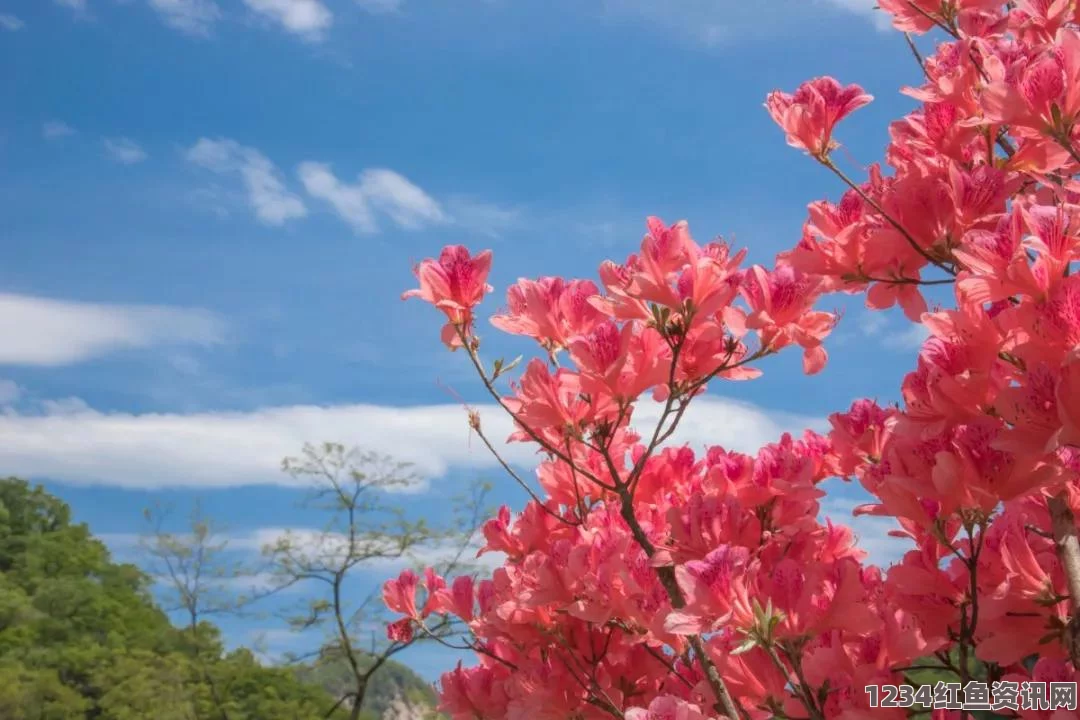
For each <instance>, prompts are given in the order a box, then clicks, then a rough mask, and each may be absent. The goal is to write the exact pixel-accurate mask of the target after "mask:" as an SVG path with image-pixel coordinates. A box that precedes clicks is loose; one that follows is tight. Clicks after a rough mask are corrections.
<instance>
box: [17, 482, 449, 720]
mask: <svg viewBox="0 0 1080 720" xmlns="http://www.w3.org/2000/svg"><path fill="white" fill-rule="evenodd" d="M333 677H334V675H333V672H332V666H325V665H324V666H320V667H317V668H309V669H300V670H297V669H296V668H284V667H268V666H265V665H263V664H261V663H260V662H258V661H257V660H256V658H255V656H254V655H253V654H252V653H251V652H250V651H248V650H245V649H240V650H235V651H231V652H225V650H224V648H223V644H222V640H221V637H220V633H219V631H218V629H217V628H216V627H214V626H213V625H211V624H209V623H205V622H203V623H200V625H199V626H198V630H197V632H195V633H191V632H188V631H187V630H180V629H178V628H176V627H174V626H173V625H172V624H171V623H170V621H169V619H168V617H167V616H166V614H165V613H164V612H163V611H162V610H161V609H160V608H159V607H158V606H157V605H156V604H155V602H154V600H153V598H152V595H151V593H150V580H149V578H148V577H147V576H146V575H145V574H144V573H143V572H142V571H140V570H139V569H138V568H136V567H134V566H132V565H125V564H119V563H116V562H113V561H112V560H111V558H110V555H109V552H108V550H107V548H106V547H105V545H103V544H102V543H101V542H100V541H98V540H96V539H95V538H94V537H93V536H92V535H91V533H90V532H89V530H88V529H87V527H86V526H85V525H81V524H73V523H72V521H71V511H70V508H69V507H68V506H67V505H66V504H64V503H63V502H62V501H60V500H59V499H57V498H56V497H53V496H51V495H50V494H48V493H47V492H45V491H44V490H43V489H41V488H38V487H31V486H30V485H28V484H27V483H26V482H24V481H22V480H19V479H15V478H8V479H4V480H0V718H3V720H31V719H32V720H81V719H83V718H86V719H90V718H94V719H97V720H203V719H206V720H279V719H283V720H284V719H289V718H293V719H297V720H310V719H314V718H324V717H330V718H346V717H347V716H348V713H347V712H346V710H345V708H343V707H342V708H339V709H337V710H336V711H334V712H333V713H329V711H330V709H331V708H332V707H334V705H335V703H336V697H335V696H334V695H333V694H332V691H333V690H334V683H333ZM399 684H400V685H401V689H400V690H401V691H400V692H399V688H398V685H399ZM373 685H375V686H376V687H375V688H373V691H372V692H371V694H370V697H369V698H368V700H367V701H366V702H365V708H364V709H365V712H364V715H365V716H367V717H377V716H379V715H380V714H381V712H382V711H383V710H384V709H385V708H386V706H387V705H388V703H389V701H390V700H392V699H393V698H394V697H395V696H399V695H400V696H404V697H407V698H409V699H411V700H414V701H415V700H417V699H419V698H430V697H431V695H430V693H425V692H424V687H423V682H422V681H421V680H419V678H417V677H416V676H415V675H413V674H412V673H411V672H410V671H408V669H406V668H404V667H402V666H400V665H398V664H393V663H388V665H387V666H386V667H385V668H383V669H380V671H379V673H378V674H377V675H376V676H375V678H374V683H373ZM328 713H329V714H328Z"/></svg>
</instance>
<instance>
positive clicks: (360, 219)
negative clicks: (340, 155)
mask: <svg viewBox="0 0 1080 720" xmlns="http://www.w3.org/2000/svg"><path fill="white" fill-rule="evenodd" d="M297 172H298V174H299V176H300V181H301V182H302V183H303V184H304V189H305V190H307V193H308V194H309V195H311V196H312V197H314V198H317V199H319V200H322V201H324V202H326V203H328V204H329V205H330V207H331V208H333V210H334V212H335V213H337V215H338V217H340V218H341V219H342V220H344V221H345V222H346V223H348V224H349V225H351V226H352V228H353V230H355V231H356V232H358V233H365V234H370V233H376V232H378V231H379V225H378V222H377V221H376V213H381V214H385V215H386V216H388V217H389V218H390V220H391V221H393V222H394V223H395V224H396V225H397V226H398V227H400V228H402V229H406V230H417V229H420V228H423V227H426V226H429V225H438V224H443V223H446V222H448V217H447V215H446V214H445V212H444V211H443V209H442V207H441V206H440V205H439V203H438V202H436V201H435V199H434V198H432V197H431V196H430V195H428V194H427V193H426V192H424V191H423V190H422V189H420V188H419V187H418V186H416V185H414V184H413V183H411V182H410V181H409V180H408V179H407V178H405V177H404V176H402V175H399V174H398V173H396V172H394V171H393V170H386V169H382V168H374V169H370V170H365V171H363V172H362V173H360V176H359V178H358V179H357V181H356V182H355V183H352V184H349V183H345V182H342V181H341V180H339V179H338V178H337V176H336V175H334V172H333V170H332V169H331V168H330V166H329V165H327V164H325V163H318V162H305V163H302V164H301V165H300V167H299V169H298V171H297Z"/></svg>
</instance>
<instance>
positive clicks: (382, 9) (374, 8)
mask: <svg viewBox="0 0 1080 720" xmlns="http://www.w3.org/2000/svg"><path fill="white" fill-rule="evenodd" d="M354 2H355V3H356V4H357V5H359V6H360V8H361V9H362V10H366V11H367V12H369V13H372V14H375V15H379V14H385V13H392V12H397V11H398V10H400V9H401V7H402V5H404V4H405V0H354Z"/></svg>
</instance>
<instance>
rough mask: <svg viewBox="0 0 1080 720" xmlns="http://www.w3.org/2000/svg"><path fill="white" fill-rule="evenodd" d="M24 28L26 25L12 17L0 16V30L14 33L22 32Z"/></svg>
mask: <svg viewBox="0 0 1080 720" xmlns="http://www.w3.org/2000/svg"><path fill="white" fill-rule="evenodd" d="M24 27H26V23H24V22H23V21H22V20H20V19H19V18H17V17H15V16H14V15H0V28H4V29H5V30H9V31H11V32H15V31H16V30H22V29H23V28H24Z"/></svg>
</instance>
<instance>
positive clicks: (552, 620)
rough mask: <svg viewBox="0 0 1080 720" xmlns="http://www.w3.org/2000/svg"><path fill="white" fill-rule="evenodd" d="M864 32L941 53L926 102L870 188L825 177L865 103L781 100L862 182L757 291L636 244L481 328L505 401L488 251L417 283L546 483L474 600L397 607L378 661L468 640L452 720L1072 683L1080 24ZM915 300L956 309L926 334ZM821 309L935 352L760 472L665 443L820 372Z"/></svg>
mask: <svg viewBox="0 0 1080 720" xmlns="http://www.w3.org/2000/svg"><path fill="white" fill-rule="evenodd" d="M879 5H880V7H881V10H882V11H884V12H887V13H889V14H890V15H891V17H892V20H893V24H894V26H895V27H896V28H897V29H898V30H901V31H903V32H906V33H911V34H915V35H921V34H925V33H930V32H933V33H936V34H938V35H941V36H943V37H944V38H945V40H944V42H942V43H941V44H940V45H939V46H938V48H937V51H936V52H935V53H934V54H933V55H932V56H930V57H927V58H926V59H925V60H924V59H923V58H921V57H919V56H918V53H917V52H916V53H915V54H916V59H917V60H918V61H919V63H920V65H921V70H922V72H923V77H924V80H925V82H924V83H923V84H922V85H921V86H920V87H916V88H908V89H905V92H906V93H907V94H908V95H909V96H911V97H912V98H914V99H916V100H917V101H918V102H919V103H921V107H919V108H918V109H917V110H915V111H913V112H911V113H910V114H908V115H907V116H905V117H904V118H902V119H900V120H898V121H896V122H894V123H893V124H892V126H891V128H890V138H891V142H890V144H889V146H888V148H887V150H886V153H885V158H884V162H883V163H882V164H879V165H873V166H871V167H870V170H869V173H868V176H867V177H866V178H865V180H863V181H860V182H856V181H855V180H852V179H850V178H849V177H848V175H847V174H845V172H844V171H843V170H841V169H840V167H839V166H838V165H837V164H836V163H835V161H834V160H833V157H832V153H833V151H834V150H835V149H836V148H837V147H838V140H837V139H836V131H837V125H838V123H839V122H840V121H841V120H842V119H844V118H845V117H846V116H848V115H850V114H851V113H852V112H854V111H855V110H857V109H859V108H860V107H862V106H864V105H866V104H867V103H868V102H870V101H871V98H870V96H869V95H867V94H866V93H865V92H864V91H863V90H862V89H861V88H859V87H858V86H843V85H842V84H840V83H838V82H837V81H836V80H834V79H832V78H818V79H815V80H811V81H809V82H807V83H805V84H804V85H803V86H802V87H800V88H798V89H797V90H796V91H795V92H793V93H783V92H776V93H773V94H771V95H770V96H769V98H768V100H767V102H766V107H767V110H768V112H769V114H770V115H771V116H772V118H773V119H774V120H775V121H776V123H777V124H778V125H779V126H780V127H781V129H782V130H783V131H784V133H785V134H786V135H787V140H788V143H789V144H790V145H791V146H793V147H795V148H799V149H801V150H804V151H805V152H806V153H807V154H808V155H809V156H810V157H811V158H812V159H813V161H815V162H817V163H818V164H820V165H821V166H822V167H823V169H824V170H826V171H827V172H831V173H833V174H835V175H836V176H837V177H839V178H840V179H841V180H842V181H843V182H844V183H846V184H847V187H848V189H847V192H846V193H845V194H844V195H843V196H842V197H841V198H839V199H838V200H837V201H836V202H831V201H826V200H822V201H820V202H816V203H813V204H811V205H810V207H809V217H808V219H807V221H806V223H805V225H804V228H803V233H802V237H801V239H800V240H799V242H798V243H797V244H796V245H795V246H794V247H793V248H792V249H791V250H789V251H786V252H784V253H781V254H780V255H779V256H777V258H776V260H775V263H774V264H772V265H771V266H768V267H766V266H761V265H748V264H746V253H745V251H735V250H734V249H733V248H731V247H729V246H728V245H727V244H725V243H724V242H721V241H715V242H712V243H708V244H704V245H702V244H699V243H697V242H696V241H695V240H694V239H693V238H692V237H691V234H690V232H689V228H688V226H687V225H686V223H684V222H678V223H675V224H674V225H670V226H669V225H667V224H665V223H663V222H661V221H660V220H659V219H657V218H650V219H649V220H648V232H647V234H646V235H645V237H644V240H643V242H642V244H641V246H640V251H639V252H638V253H636V254H634V255H631V256H630V257H629V258H627V259H626V260H625V261H624V262H622V263H615V262H606V263H604V264H603V265H602V266H601V267H600V268H599V273H598V276H599V277H598V280H599V282H598V283H596V282H594V281H591V280H573V281H564V280H562V279H559V278H539V279H537V280H520V281H519V282H518V283H517V284H516V285H514V286H512V287H511V288H510V289H509V291H508V292H507V307H506V309H505V310H504V311H503V312H502V313H500V314H498V315H496V316H495V317H493V318H492V323H493V324H494V325H495V326H496V327H497V328H498V329H500V330H502V331H505V332H508V333H512V334H517V335H521V336H525V337H528V338H531V339H533V340H534V341H535V342H536V343H537V345H538V346H539V349H540V350H541V355H540V356H539V357H537V358H535V359H533V360H531V361H530V362H527V363H526V364H525V367H524V369H523V372H522V374H521V376H520V378H519V379H518V380H517V381H516V382H513V383H511V384H510V387H509V389H508V390H503V389H501V387H500V385H499V383H498V380H499V378H500V377H501V376H502V375H504V374H505V373H507V372H509V367H508V366H504V365H503V363H502V362H501V361H497V362H496V363H495V364H494V366H493V370H492V371H491V372H488V371H487V370H486V369H485V368H486V367H487V366H486V365H485V363H484V362H483V361H482V359H481V358H480V354H479V351H480V339H479V336H478V335H477V332H476V327H475V322H474V312H475V308H476V306H477V305H478V304H479V303H480V302H481V300H482V299H483V297H484V295H485V294H486V293H487V292H489V291H490V287H489V286H488V285H487V275H488V272H489V269H490V266H491V255H490V253H489V252H484V253H481V254H479V255H476V256H472V255H471V254H470V253H469V251H468V250H466V249H465V248H463V247H449V248H447V249H445V250H444V251H443V254H442V256H441V257H440V258H438V259H435V260H427V261H424V262H423V263H421V264H420V265H419V266H418V268H417V276H418V278H419V281H420V289H419V290H415V291H412V292H411V293H407V295H415V296H418V297H421V298H423V299H424V300H426V301H428V302H430V303H432V304H434V305H435V306H436V307H438V308H439V309H441V310H442V311H443V312H444V313H445V315H446V318H447V324H446V326H445V328H444V331H443V340H444V342H445V343H446V344H447V345H448V346H450V347H451V348H452V349H463V350H464V351H465V352H466V353H468V354H469V355H470V357H471V359H472V360H473V362H474V364H475V366H476V368H477V369H478V371H479V372H480V375H481V380H482V382H483V383H484V386H485V387H486V388H487V389H488V391H489V392H490V393H491V394H492V395H493V397H494V398H495V400H496V401H497V402H498V403H499V405H501V407H502V408H503V409H504V410H505V411H506V412H507V413H509V414H510V415H511V417H512V418H513V421H514V423H515V432H514V434H513V436H512V437H511V440H512V441H517V442H525V443H531V444H533V445H535V446H536V447H537V448H538V450H539V452H540V458H541V459H540V462H539V466H538V468H537V471H536V479H535V480H536V482H535V485H536V486H538V487H539V488H540V493H539V494H537V493H536V492H534V491H533V490H532V489H531V488H532V485H531V484H530V483H529V482H526V481H525V480H523V479H522V478H520V477H518V476H516V475H515V476H514V477H515V479H517V480H518V481H519V482H520V483H521V484H522V485H523V486H524V487H525V488H526V489H528V490H529V493H530V496H531V498H532V500H531V502H529V503H528V504H527V505H526V506H525V508H524V510H523V511H522V512H521V513H520V514H518V515H516V516H513V515H512V514H511V512H510V510H509V509H508V508H503V510H502V511H501V512H500V513H499V515H498V516H497V517H495V518H494V519H492V520H490V521H489V522H488V523H487V524H486V525H485V526H484V537H485V540H486V545H485V551H494V552H501V553H504V554H505V556H506V561H505V563H504V564H503V566H502V567H500V568H498V569H497V570H496V571H495V572H494V574H493V575H492V576H491V577H490V578H487V579H482V580H477V579H474V578H472V577H469V576H464V577H458V578H455V579H453V580H452V581H451V580H447V579H444V578H442V577H439V576H438V575H437V574H435V573H433V572H428V573H427V574H426V575H425V577H424V578H423V579H421V578H420V577H419V576H417V575H416V574H414V573H412V572H405V573H403V574H402V575H401V576H400V577H399V578H397V579H395V580H392V581H390V582H389V583H387V585H386V587H385V592H384V598H385V601H386V604H387V606H388V607H389V608H390V609H391V610H392V611H394V612H395V613H397V614H398V615H399V616H400V619H399V620H397V621H396V622H395V623H394V624H393V625H391V626H390V628H389V632H390V633H391V636H392V637H396V638H399V639H404V638H409V637H412V635H413V633H415V632H424V631H425V628H426V627H427V623H428V622H429V619H430V618H432V617H444V616H453V617H455V618H457V619H459V620H460V621H461V622H463V623H464V624H466V625H467V627H468V631H469V635H470V639H469V640H468V641H467V645H468V647H469V648H471V649H472V650H474V651H475V652H476V655H477V658H478V664H477V665H476V666H475V667H471V668H464V667H461V666H459V667H458V668H457V669H455V670H453V671H451V672H449V673H447V674H446V675H445V676H444V677H443V679H442V683H441V697H442V705H443V709H444V710H445V711H446V712H447V713H449V714H450V715H451V716H453V717H454V718H462V719H464V718H491V719H496V718H548V717H550V718H552V720H554V719H555V718H568V717H571V718H594V717H595V718H601V717H618V718H622V717H626V718H631V719H633V720H645V719H649V720H652V719H653V718H663V719H665V720H667V719H668V718H671V719H676V718H678V719H679V720H699V719H702V720H703V719H704V718H716V717H728V718H731V719H732V720H735V719H736V718H738V719H739V720H747V719H753V720H758V719H759V718H761V719H763V718H769V717H783V718H807V719H808V720H824V719H825V718H829V719H831V718H840V719H842V720H862V719H863V718H880V717H886V718H887V717H897V718H900V717H905V716H906V715H905V711H904V710H902V709H899V708H896V709H887V708H874V709H871V708H870V707H869V705H868V695H867V693H866V692H865V688H866V687H867V686H871V685H898V684H904V683H909V682H912V679H911V675H910V673H911V672H913V668H922V669H925V668H926V667H935V668H938V669H939V670H940V671H941V672H943V673H951V674H953V675H954V676H955V679H956V681H958V682H967V681H971V680H978V681H982V682H988V683H993V682H996V681H1001V680H1009V681H1015V680H1021V681H1022V680H1031V679H1036V680H1047V679H1053V680H1055V681H1057V680H1069V681H1072V680H1075V679H1077V677H1078V674H1077V671H1076V668H1077V667H1078V665H1080V631H1078V630H1077V626H1078V623H1080V620H1077V619H1075V618H1076V615H1077V611H1078V610H1080V544H1078V543H1077V540H1076V536H1077V527H1076V521H1075V517H1074V515H1075V513H1077V512H1080V482H1078V477H1080V275H1075V274H1072V273H1071V271H1072V270H1073V269H1074V263H1075V262H1076V261H1077V260H1080V184H1078V183H1077V180H1076V175H1077V173H1078V172H1080V28H1078V23H1080V3H1076V2H1070V1H1066V0H1053V1H1051V0H1017V1H1016V2H1010V3H1002V2H996V1H992V0H903V1H901V0H879ZM912 47H913V49H914V47H915V46H914V45H913V46H912ZM931 285H935V286H949V287H950V289H951V291H952V293H951V294H952V297H953V298H954V300H955V304H954V305H953V306H951V307H949V308H944V309H939V308H935V309H934V310H933V311H932V312H931V311H930V307H929V304H928V302H927V300H926V297H925V293H926V291H927V287H928V286H931ZM837 292H839V293H847V294H864V295H865V301H866V305H867V307H868V308H871V309H877V310H881V309H886V308H890V307H893V306H899V307H900V308H901V309H902V310H903V312H904V314H905V315H906V316H907V317H908V318H909V319H910V320H911V321H912V322H917V323H922V324H923V325H924V326H925V327H926V329H927V332H928V335H929V338H928V339H927V340H926V342H925V344H924V345H923V347H922V350H921V352H920V353H919V356H918V360H917V364H916V366H915V368H914V370H913V371H912V372H910V373H909V374H908V375H907V376H906V377H905V378H903V379H902V382H901V383H900V385H899V387H898V397H899V399H900V400H901V403H900V404H899V405H898V406H896V407H881V406H879V405H877V404H876V403H874V402H871V401H868V400H861V401H858V402H856V403H854V404H853V405H852V406H851V407H850V408H849V409H848V410H846V411H843V412H838V413H836V414H834V415H833V416H832V417H831V418H830V422H831V430H830V431H829V432H828V433H827V434H825V435H820V434H816V433H813V432H807V433H806V434H804V435H803V436H802V437H799V438H795V437H792V436H789V435H785V436H784V437H783V438H781V439H780V440H779V441H778V442H777V443H775V444H772V445H768V446H766V447H763V448H761V449H760V450H759V451H758V452H757V453H756V454H754V455H744V454H739V453H735V452H729V451H726V450H724V449H722V448H719V447H712V448H709V449H707V450H706V451H704V452H703V453H700V454H697V453H695V452H694V451H693V450H691V449H690V448H688V447H682V446H678V445H676V444H673V443H672V442H671V438H672V436H673V435H674V433H675V432H676V429H677V427H678V425H679V423H680V421H681V420H682V419H683V417H684V415H685V412H686V409H687V407H688V406H689V405H690V404H691V403H692V402H693V400H694V399H695V398H697V397H698V396H700V395H701V394H702V393H703V392H705V391H706V388H707V386H708V385H709V384H710V383H713V382H714V381H718V380H749V379H753V378H756V377H758V376H760V375H761V371H760V369H759V368H758V367H756V366H755V363H756V362H757V361H758V360H760V359H762V358H764V357H765V356H768V355H772V354H775V353H779V352H782V351H784V350H787V349H795V348H797V349H798V350H799V351H801V355H802V358H803V368H804V370H805V372H806V373H808V374H813V373H816V372H818V371H820V370H821V369H822V368H823V367H824V366H825V364H826V362H827V360H828V355H827V353H826V349H825V345H826V341H827V338H828V336H829V334H830V332H831V331H832V329H833V328H834V326H835V325H836V324H837V322H838V318H837V316H836V315H834V314H832V313H828V312H823V311H820V310H818V309H816V308H817V305H818V301H819V300H820V299H821V298H822V297H823V296H826V295H828V294H830V293H837ZM645 403H654V404H656V405H657V406H658V407H659V418H658V420H656V421H655V423H649V427H648V428H645V427H642V425H644V424H646V423H645V422H644V419H645V418H647V417H648V415H647V414H646V413H644V412H642V408H643V407H644V404H645ZM470 422H471V425H472V427H473V429H474V430H475V431H476V432H478V433H479V434H480V436H481V437H482V438H483V439H484V440H485V443H486V444H487V445H488V447H489V448H491V449H492V450H493V451H495V447H496V446H495V445H494V444H493V443H491V442H490V441H488V440H487V438H486V436H484V435H483V429H482V425H481V422H480V420H479V419H478V418H477V417H475V416H473V417H472V418H471V420H470ZM507 467H508V468H509V466H508V465H507ZM510 472H511V474H513V470H510ZM835 477H839V478H845V479H849V480H853V481H857V482H859V483H860V484H861V485H862V486H863V487H864V488H865V489H866V490H867V491H868V492H869V493H870V494H871V495H872V496H873V498H874V502H872V503H870V504H867V505H865V506H862V507H859V508H857V509H856V513H869V514H873V515H877V516H883V517H889V518H894V519H895V521H896V522H897V526H898V528H900V529H899V530H897V531H896V534H898V535H901V536H903V537H906V538H908V539H909V540H910V542H911V547H912V549H911V550H910V551H909V552H907V554H906V555H904V557H903V559H902V560H901V561H900V562H899V563H897V564H896V565H894V566H893V567H890V568H887V569H879V568H877V567H875V566H872V565H869V564H868V563H866V561H865V558H866V556H865V553H864V552H862V551H861V550H860V549H858V548H857V547H856V545H855V543H854V539H853V536H852V533H851V531H850V530H848V529H847V528H844V527H840V526H837V525H834V524H832V523H831V522H826V523H825V524H822V523H821V522H820V521H819V520H817V518H818V516H819V510H820V502H821V499H822V497H823V496H824V494H825V493H824V492H823V491H822V489H821V483H822V481H823V480H825V479H827V478H835ZM1020 716H1022V717H1025V718H1043V717H1050V715H1049V714H1048V713H1041V712H1039V711H1022V712H1021V714H1020ZM937 717H941V718H944V717H947V715H945V714H944V712H937V711H935V718H937ZM1059 717H1065V716H1062V715H1054V718H1055V719H1057V718H1059ZM1068 717H1072V715H1068Z"/></svg>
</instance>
